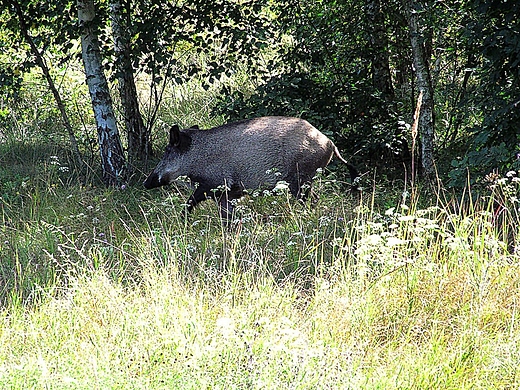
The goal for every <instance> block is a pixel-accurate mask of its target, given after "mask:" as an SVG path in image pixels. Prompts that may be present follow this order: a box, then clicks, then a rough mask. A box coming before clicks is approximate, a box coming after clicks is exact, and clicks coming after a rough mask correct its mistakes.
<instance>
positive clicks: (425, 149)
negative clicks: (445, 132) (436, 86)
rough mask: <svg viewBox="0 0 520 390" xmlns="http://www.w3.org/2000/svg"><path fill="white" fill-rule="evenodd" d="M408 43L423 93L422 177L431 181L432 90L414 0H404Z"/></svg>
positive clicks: (417, 82) (416, 4)
mask: <svg viewBox="0 0 520 390" xmlns="http://www.w3.org/2000/svg"><path fill="white" fill-rule="evenodd" d="M405 7H406V14H407V17H408V27H409V29H410V43H411V46H412V57H413V64H414V68H415V76H416V84H417V90H418V91H419V92H422V93H423V96H422V105H421V111H420V113H419V130H418V131H419V136H420V141H421V168H422V172H423V174H424V176H425V177H426V178H428V179H433V178H434V176H435V163H434V159H433V150H434V146H433V139H434V134H435V133H434V118H433V88H432V83H431V78H430V68H429V61H428V57H427V55H426V49H425V44H424V35H422V33H421V31H423V30H424V29H423V28H421V20H420V14H419V11H420V10H421V9H422V4H421V3H420V2H418V1H415V0H405Z"/></svg>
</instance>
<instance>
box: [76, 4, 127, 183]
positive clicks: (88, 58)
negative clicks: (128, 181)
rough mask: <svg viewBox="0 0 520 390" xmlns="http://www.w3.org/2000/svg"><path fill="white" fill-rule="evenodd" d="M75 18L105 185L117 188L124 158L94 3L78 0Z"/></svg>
mask: <svg viewBox="0 0 520 390" xmlns="http://www.w3.org/2000/svg"><path fill="white" fill-rule="evenodd" d="M77 4H78V19H79V27H80V29H81V55H82V57H83V65H84V67H85V75H86V78H87V85H88V89H89V92H90V98H91V100H92V109H93V111H94V116H95V118H96V126H97V132H98V143H99V152H100V154H101V166H102V168H103V180H104V182H105V184H106V185H120V184H122V183H123V181H124V179H125V173H126V172H125V171H126V169H125V165H126V164H125V157H124V154H123V147H122V146H121V140H120V138H119V132H118V130H117V123H116V118H115V115H114V110H113V107H112V99H111V97H110V91H109V89H108V83H107V80H106V77H105V74H104V73H103V68H102V65H101V54H100V51H99V41H98V37H97V28H96V25H95V21H94V18H95V13H96V12H95V8H94V1H93V0H78V3H77Z"/></svg>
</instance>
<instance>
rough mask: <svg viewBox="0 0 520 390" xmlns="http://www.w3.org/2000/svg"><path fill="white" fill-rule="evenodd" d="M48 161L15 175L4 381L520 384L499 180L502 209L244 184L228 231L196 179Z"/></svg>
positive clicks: (6, 217) (2, 273) (7, 207)
mask: <svg viewBox="0 0 520 390" xmlns="http://www.w3.org/2000/svg"><path fill="white" fill-rule="evenodd" d="M50 161H56V159H53V160H50ZM50 161H49V160H47V161H45V160H43V161H41V162H40V164H39V168H38V172H39V175H38V176H36V177H23V175H22V176H17V175H16V174H15V175H11V176H10V177H9V178H10V180H9V181H7V180H6V181H5V182H7V183H10V184H9V185H7V186H3V187H2V191H3V194H2V196H3V198H2V214H1V218H2V220H3V224H2V227H1V228H0V257H1V258H2V262H1V268H0V278H1V279H2V290H1V295H0V296H1V301H2V311H1V314H0V318H1V320H0V387H1V388H12V389H26V388H36V389H39V388H42V389H43V388H64V389H69V388H70V389H84V388H110V389H117V388H121V389H128V388H142V389H155V388H164V389H171V388H180V389H184V388H186V389H201V388H208V389H209V388H212V389H213V388H224V387H226V388H236V389H244V388H252V389H256V388H258V389H260V388H262V389H265V388H268V389H278V388H298V389H307V388H308V389H315V388H324V389H325V388H338V389H345V388H353V389H358V388H366V389H378V388H379V389H392V388H394V389H432V388H445V389H466V388H467V389H469V388H471V389H489V388H503V389H506V388H517V387H519V386H520V376H519V374H518V366H519V365H520V330H519V327H518V319H517V316H518V308H519V303H520V277H519V275H520V269H519V258H518V255H515V254H512V251H511V249H510V248H508V245H509V247H511V245H513V246H514V245H516V244H517V242H515V240H516V237H517V235H518V231H517V230H518V219H517V218H518V215H517V214H516V212H515V211H514V210H515V209H514V207H518V204H517V203H507V204H505V203H504V202H507V201H508V199H509V198H507V197H506V198H501V197H500V194H504V193H505V192H506V191H499V190H500V188H497V189H496V190H495V195H494V198H493V199H492V200H494V201H495V203H496V202H497V201H499V200H501V201H503V202H502V203H503V204H504V205H506V206H507V207H508V208H506V209H503V210H502V214H501V217H500V218H501V219H500V223H498V222H497V221H498V219H497V218H496V217H495V213H494V212H493V211H494V210H493V209H491V206H493V204H494V203H493V201H492V200H490V199H484V198H482V199H478V200H475V201H474V202H460V203H456V202H454V201H451V202H450V203H445V204H441V202H440V201H437V202H436V203H437V205H432V206H431V207H429V208H424V209H417V207H416V205H417V201H412V202H411V203H410V201H409V202H408V204H407V206H408V207H402V206H398V207H396V208H394V209H390V210H381V212H379V211H378V210H377V206H375V205H371V199H372V197H374V198H377V197H378V193H377V187H375V188H376V189H374V193H373V194H367V195H364V197H365V198H367V199H362V200H361V202H362V204H361V205H360V204H359V203H358V201H357V200H355V199H351V198H350V197H349V196H347V195H345V194H343V193H342V192H341V191H340V188H339V187H338V186H337V185H335V184H334V183H330V182H329V181H327V180H325V179H322V180H320V181H319V182H318V184H317V187H319V188H318V192H319V193H321V194H322V197H321V199H320V200H319V202H318V204H317V205H316V206H315V207H311V206H310V205H300V204H298V203H296V202H294V201H292V200H288V199H287V196H286V195H284V194H282V195H279V196H273V195H271V196H267V197H258V198H255V197H250V198H245V199H244V200H243V201H242V202H241V205H240V207H239V208H238V209H239V211H238V212H239V216H240V218H241V222H240V223H236V224H235V226H234V227H233V228H232V229H231V230H229V231H228V230H225V229H223V228H222V226H221V225H220V223H219V221H218V219H217V211H216V207H215V205H214V204H212V203H210V202H207V203H206V204H204V205H203V206H202V207H201V208H200V209H198V210H197V211H196V213H195V214H194V215H193V216H192V217H191V218H190V219H188V220H187V221H184V220H182V219H181V218H180V209H181V203H182V202H183V199H184V197H185V196H186V193H185V192H183V193H177V192H176V191H173V190H160V191H151V192H144V191H142V190H141V189H140V188H133V187H130V188H127V189H126V190H124V191H121V190H107V189H104V188H97V187H92V186H86V187H85V186H81V185H71V184H66V183H65V182H64V181H63V180H61V179H60V175H61V174H62V173H63V172H61V171H60V170H59V166H61V165H60V164H51V162H50ZM3 175H4V176H3V177H4V178H7V177H8V176H9V174H8V173H7V171H4V172H3ZM515 183H516V182H513V181H512V180H509V181H507V183H503V187H504V186H509V187H508V188H509V190H510V187H511V186H514V185H516V184H515ZM501 188H502V187H501ZM504 188H505V187H504ZM415 199H416V200H417V196H416V197H415ZM396 200H399V198H398V197H396ZM513 201H514V199H513ZM398 203H400V202H397V201H396V202H395V204H396V205H397V204H398ZM364 204H367V205H368V206H364ZM463 205H467V206H463Z"/></svg>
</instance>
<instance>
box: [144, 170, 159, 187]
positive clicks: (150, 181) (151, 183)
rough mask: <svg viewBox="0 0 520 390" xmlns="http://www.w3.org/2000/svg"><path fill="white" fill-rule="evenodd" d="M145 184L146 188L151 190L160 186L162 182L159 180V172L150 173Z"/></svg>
mask: <svg viewBox="0 0 520 390" xmlns="http://www.w3.org/2000/svg"><path fill="white" fill-rule="evenodd" d="M143 185H144V188H146V189H147V190H150V189H152V188H156V187H160V186H161V185H162V184H161V182H160V180H159V175H157V173H155V172H152V173H151V174H150V176H148V177H147V178H146V180H145V181H144V183H143Z"/></svg>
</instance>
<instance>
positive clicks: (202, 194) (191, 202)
mask: <svg viewBox="0 0 520 390" xmlns="http://www.w3.org/2000/svg"><path fill="white" fill-rule="evenodd" d="M211 193H212V192H211V188H209V187H208V186H204V185H199V186H198V187H197V189H196V190H195V191H194V192H193V194H191V196H190V197H189V199H188V203H187V205H186V209H185V211H184V214H185V215H188V214H189V213H191V212H192V211H193V209H194V208H195V206H197V205H198V204H199V203H200V202H203V201H205V200H206V199H208V196H209V195H208V194H211Z"/></svg>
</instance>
